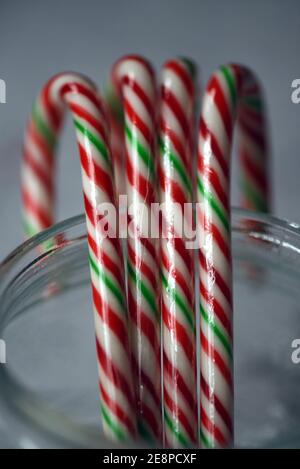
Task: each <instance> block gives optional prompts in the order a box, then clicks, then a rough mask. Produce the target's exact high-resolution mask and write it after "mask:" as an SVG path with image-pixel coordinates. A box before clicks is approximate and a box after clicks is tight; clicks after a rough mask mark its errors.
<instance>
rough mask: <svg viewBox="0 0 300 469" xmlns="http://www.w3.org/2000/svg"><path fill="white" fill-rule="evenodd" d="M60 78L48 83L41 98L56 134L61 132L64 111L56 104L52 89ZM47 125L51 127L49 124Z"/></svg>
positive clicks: (52, 79) (47, 119) (48, 119)
mask: <svg viewBox="0 0 300 469" xmlns="http://www.w3.org/2000/svg"><path fill="white" fill-rule="evenodd" d="M59 76H60V75H56V76H54V77H53V78H51V79H50V80H49V81H48V82H47V83H46V85H45V86H44V88H43V90H42V92H41V96H40V99H41V101H42V105H43V106H44V107H45V108H46V116H47V118H46V121H50V127H53V128H54V131H55V132H56V133H58V132H59V130H60V127H61V124H62V119H63V110H62V109H61V108H60V107H57V106H56V104H55V103H54V101H53V97H52V96H51V88H52V86H53V84H54V83H55V81H56V80H57V78H58V77H59ZM47 124H48V125H49V122H48V123H47Z"/></svg>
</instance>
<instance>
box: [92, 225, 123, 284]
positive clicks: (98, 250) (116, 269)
mask: <svg viewBox="0 0 300 469" xmlns="http://www.w3.org/2000/svg"><path fill="white" fill-rule="evenodd" d="M107 239H108V238H107ZM88 243H89V247H90V248H91V249H92V251H93V253H94V254H95V256H96V258H97V260H98V261H99V262H100V263H101V264H103V266H104V267H105V268H106V269H107V270H109V271H110V273H112V274H113V276H114V277H115V279H116V280H117V282H118V283H119V287H120V288H121V289H124V282H123V275H122V273H121V270H120V266H118V265H117V264H116V263H115V262H114V261H113V260H112V259H111V258H110V257H109V256H108V255H107V254H106V253H105V251H104V249H103V247H102V246H98V245H97V243H96V242H95V240H94V239H93V238H92V236H91V235H90V234H89V233H88Z"/></svg>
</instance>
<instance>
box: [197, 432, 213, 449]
mask: <svg viewBox="0 0 300 469" xmlns="http://www.w3.org/2000/svg"><path fill="white" fill-rule="evenodd" d="M200 440H201V442H202V444H203V445H204V446H205V448H213V445H212V444H211V443H210V441H209V440H208V439H207V438H206V436H205V435H204V433H203V431H202V429H200Z"/></svg>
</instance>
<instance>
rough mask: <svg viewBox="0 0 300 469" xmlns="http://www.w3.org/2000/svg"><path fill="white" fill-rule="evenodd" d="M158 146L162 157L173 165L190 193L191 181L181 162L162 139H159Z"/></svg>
mask: <svg viewBox="0 0 300 469" xmlns="http://www.w3.org/2000/svg"><path fill="white" fill-rule="evenodd" d="M159 147H160V151H161V153H162V156H163V158H167V159H168V162H169V164H170V165H171V166H173V167H174V168H175V169H176V171H177V173H178V174H179V176H180V178H181V180H182V182H183V184H184V185H185V187H186V189H187V190H188V192H189V194H190V195H191V194H192V185H191V182H190V180H189V178H188V176H187V174H186V171H185V169H184V167H183V165H182V164H181V162H180V161H179V160H178V158H176V156H175V155H174V153H172V152H171V150H170V148H169V147H168V146H167V145H166V144H165V143H164V141H163V140H162V139H159Z"/></svg>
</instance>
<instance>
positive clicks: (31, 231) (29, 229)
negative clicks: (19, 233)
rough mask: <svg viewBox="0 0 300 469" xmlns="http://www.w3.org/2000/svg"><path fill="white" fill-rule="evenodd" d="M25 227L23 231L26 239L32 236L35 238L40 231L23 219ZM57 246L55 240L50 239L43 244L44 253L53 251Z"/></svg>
mask: <svg viewBox="0 0 300 469" xmlns="http://www.w3.org/2000/svg"><path fill="white" fill-rule="evenodd" d="M22 225H23V231H24V233H25V236H26V238H31V237H32V236H35V235H36V234H37V233H39V231H37V230H36V229H35V228H33V226H32V225H31V224H30V223H29V222H28V221H27V220H26V219H25V217H23V221H22ZM54 246H55V239H54V238H53V239H48V240H47V241H44V242H43V243H42V247H43V251H44V252H47V251H50V250H51V249H53V247H54Z"/></svg>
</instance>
